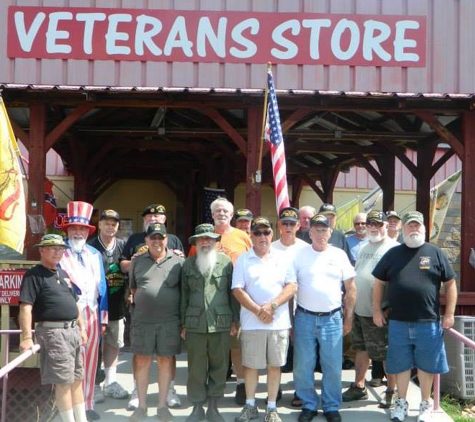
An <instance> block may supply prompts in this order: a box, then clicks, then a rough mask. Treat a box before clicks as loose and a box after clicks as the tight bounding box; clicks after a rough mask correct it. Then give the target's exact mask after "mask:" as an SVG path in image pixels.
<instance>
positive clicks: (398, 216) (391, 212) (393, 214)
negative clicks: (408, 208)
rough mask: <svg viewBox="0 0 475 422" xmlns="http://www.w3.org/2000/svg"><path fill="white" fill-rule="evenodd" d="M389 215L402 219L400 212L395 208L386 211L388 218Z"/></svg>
mask: <svg viewBox="0 0 475 422" xmlns="http://www.w3.org/2000/svg"><path fill="white" fill-rule="evenodd" d="M389 217H395V218H398V219H399V220H400V219H401V216H400V215H399V213H398V212H397V211H394V210H391V211H386V218H389Z"/></svg>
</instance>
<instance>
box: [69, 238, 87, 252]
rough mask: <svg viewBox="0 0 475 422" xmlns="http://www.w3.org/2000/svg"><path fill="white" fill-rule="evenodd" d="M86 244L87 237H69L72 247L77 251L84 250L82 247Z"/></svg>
mask: <svg viewBox="0 0 475 422" xmlns="http://www.w3.org/2000/svg"><path fill="white" fill-rule="evenodd" d="M85 244H86V239H83V238H76V239H69V245H70V246H71V249H72V250H73V251H74V252H76V253H80V252H82V248H84V245H85Z"/></svg>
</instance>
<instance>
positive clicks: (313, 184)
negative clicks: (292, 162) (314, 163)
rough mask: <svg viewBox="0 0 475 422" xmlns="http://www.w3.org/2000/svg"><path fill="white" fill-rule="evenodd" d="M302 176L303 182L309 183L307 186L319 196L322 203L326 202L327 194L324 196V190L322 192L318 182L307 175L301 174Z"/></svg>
mask: <svg viewBox="0 0 475 422" xmlns="http://www.w3.org/2000/svg"><path fill="white" fill-rule="evenodd" d="M300 176H301V177H302V179H303V180H305V181H306V182H307V184H308V185H309V186H310V187H311V188H312V190H313V191H314V192H315V193H316V194H317V195H318V197H319V198H320V199H321V200H322V202H325V194H324V192H323V190H321V189H320V188H319V187H318V186H317V184H316V180H313V179H312V178H311V177H310V176H309V175H308V174H307V173H301V174H300Z"/></svg>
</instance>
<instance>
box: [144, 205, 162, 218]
mask: <svg viewBox="0 0 475 422" xmlns="http://www.w3.org/2000/svg"><path fill="white" fill-rule="evenodd" d="M166 213H167V211H166V210H165V207H164V206H163V205H160V204H151V205H149V206H148V207H146V208H145V209H144V210H143V213H142V217H145V216H146V215H147V214H166Z"/></svg>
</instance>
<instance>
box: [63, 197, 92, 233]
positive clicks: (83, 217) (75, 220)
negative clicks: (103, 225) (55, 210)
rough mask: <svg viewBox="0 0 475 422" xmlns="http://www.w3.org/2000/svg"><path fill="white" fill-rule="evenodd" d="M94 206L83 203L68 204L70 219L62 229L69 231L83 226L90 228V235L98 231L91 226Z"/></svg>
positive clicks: (72, 202)
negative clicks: (74, 227)
mask: <svg viewBox="0 0 475 422" xmlns="http://www.w3.org/2000/svg"><path fill="white" fill-rule="evenodd" d="M91 216H92V205H91V204H88V203H87V202H82V201H70V202H68V219H67V222H66V223H65V224H63V227H62V229H63V230H64V231H67V230H68V228H69V227H71V226H82V227H87V228H89V235H91V234H93V233H94V232H95V231H96V227H95V226H91V225H90V224H89V221H91Z"/></svg>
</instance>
